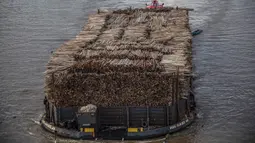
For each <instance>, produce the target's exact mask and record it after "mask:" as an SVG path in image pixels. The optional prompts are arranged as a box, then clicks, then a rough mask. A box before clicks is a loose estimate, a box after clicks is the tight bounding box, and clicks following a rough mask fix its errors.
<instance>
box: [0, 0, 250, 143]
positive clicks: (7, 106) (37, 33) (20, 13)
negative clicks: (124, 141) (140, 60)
mask: <svg viewBox="0 0 255 143" xmlns="http://www.w3.org/2000/svg"><path fill="white" fill-rule="evenodd" d="M145 2H148V1H144V0H119V1H117V0H107V1H106V0H93V1H92V0H74V1H71V0H54V1H52V0H1V1H0V61H1V62H0V142H1V143H35V142H36V143H37V142H38V143H50V142H54V140H53V139H54V136H53V135H52V134H50V133H47V132H46V131H44V130H42V129H41V128H40V126H39V125H38V121H39V118H40V115H41V114H42V113H43V112H44V107H43V98H44V93H43V86H44V85H43V84H44V79H43V72H44V71H45V67H44V66H45V65H46V63H47V61H48V60H49V57H50V54H51V51H53V50H55V49H56V48H57V47H59V46H60V45H61V44H63V43H64V42H65V41H67V40H69V39H70V38H73V37H75V35H76V34H77V33H78V32H79V31H80V30H81V28H82V27H83V25H84V23H85V22H86V20H87V15H88V14H91V13H93V12H95V9H96V8H99V7H103V8H108V7H111V8H124V7H128V6H135V7H144V6H145ZM162 2H164V3H165V5H171V6H177V5H178V6H186V7H189V8H194V9H195V11H194V12H191V13H190V24H191V27H192V29H193V30H194V29H196V28H200V29H203V30H204V32H203V33H202V34H201V35H198V36H196V37H195V38H194V39H193V64H194V65H195V68H194V72H195V73H196V74H198V75H199V78H197V79H196V81H195V82H194V87H195V89H194V90H195V92H196V99H197V105H198V108H197V110H198V119H197V120H196V122H195V123H194V124H192V126H190V127H189V128H188V129H186V130H184V131H182V132H178V133H176V134H173V135H171V136H170V139H169V140H168V142H169V143H188V142H191V143H228V142H229V143H253V142H255V136H254V134H255V1H254V0H242V1H240V0H213V1H212V0H199V1H198V0H197V1H194V0H185V1H184V0H164V1H163V0H162ZM57 139H58V142H63V143H65V142H84V143H87V142H90V141H74V140H68V139H63V138H57ZM107 142H112V141H107ZM130 142H131V141H130ZM132 142H133V141H132ZM139 142H155V143H160V142H162V141H161V140H160V139H155V140H150V141H139Z"/></svg>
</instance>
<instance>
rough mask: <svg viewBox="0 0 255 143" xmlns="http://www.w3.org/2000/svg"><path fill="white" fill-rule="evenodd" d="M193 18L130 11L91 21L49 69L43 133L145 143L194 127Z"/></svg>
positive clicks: (164, 11)
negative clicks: (192, 124) (147, 139)
mask: <svg viewBox="0 0 255 143" xmlns="http://www.w3.org/2000/svg"><path fill="white" fill-rule="evenodd" d="M188 11H189V9H185V8H171V7H166V8H160V9H125V10H114V11H108V12H101V11H98V13H97V14H94V15H91V16H89V18H88V23H87V24H86V25H85V27H84V28H83V30H82V31H81V32H80V33H79V34H78V35H77V36H76V38H74V39H72V40H70V41H68V42H66V43H65V44H64V45H62V46H61V47H60V48H58V49H57V50H56V51H55V52H54V53H53V55H52V57H51V59H50V61H49V63H48V64H47V70H46V72H45V94H46V98H45V107H46V115H45V116H44V118H43V121H42V123H43V126H44V127H45V128H46V129H47V130H52V129H53V128H54V129H57V128H58V133H59V135H63V136H67V137H74V138H83V139H90V138H92V139H93V138H98V137H102V138H114V137H116V138H125V139H141V138H148V137H154V136H158V135H164V134H167V133H171V132H174V131H176V130H177V129H181V128H182V127H185V126H187V125H188V124H190V123H191V121H192V120H193V119H194V116H193V107H194V97H193V95H192V94H191V93H192V92H191V91H192V88H191V87H192V86H191V84H192V52H191V51H192V46H191V44H192V35H191V31H190V27H189V16H188ZM92 109H93V110H92ZM51 123H52V124H54V126H53V127H50V125H51ZM178 125H179V126H178ZM69 131H70V132H72V133H69ZM109 131H110V134H109ZM114 131H115V132H116V134H115V133H114Z"/></svg>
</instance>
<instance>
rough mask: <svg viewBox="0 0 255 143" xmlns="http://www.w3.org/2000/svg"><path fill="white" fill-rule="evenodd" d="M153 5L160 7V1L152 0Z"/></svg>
mask: <svg viewBox="0 0 255 143" xmlns="http://www.w3.org/2000/svg"><path fill="white" fill-rule="evenodd" d="M152 5H153V6H154V7H155V8H156V7H158V1H157V0H152Z"/></svg>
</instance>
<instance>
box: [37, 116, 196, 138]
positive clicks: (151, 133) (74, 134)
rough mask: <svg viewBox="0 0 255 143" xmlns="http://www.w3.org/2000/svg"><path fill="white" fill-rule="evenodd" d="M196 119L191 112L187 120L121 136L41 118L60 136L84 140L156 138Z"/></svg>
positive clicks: (52, 131)
mask: <svg viewBox="0 0 255 143" xmlns="http://www.w3.org/2000/svg"><path fill="white" fill-rule="evenodd" d="M194 119H195V115H194V114H191V116H190V117H188V118H187V119H185V120H182V121H180V122H178V123H176V124H173V125H171V126H166V127H161V128H156V129H151V130H146V131H143V132H133V133H130V132H127V131H125V132H123V134H121V135H120V136H118V137H117V136H115V137H114V136H108V137H107V136H104V137H100V133H99V135H98V136H97V135H94V134H92V133H85V132H79V131H77V130H69V129H65V128H60V127H56V126H54V125H52V124H50V123H48V122H47V121H45V116H43V117H42V119H41V126H42V127H43V128H44V129H45V130H47V131H49V132H51V133H56V134H57V135H58V136H61V137H65V138H71V139H84V140H94V139H96V138H102V139H109V140H114V139H124V140H144V139H150V138H155V137H160V136H164V135H166V134H171V133H175V132H177V131H179V130H182V129H184V128H186V127H187V126H189V125H190V124H191V123H192V122H193V121H194Z"/></svg>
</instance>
